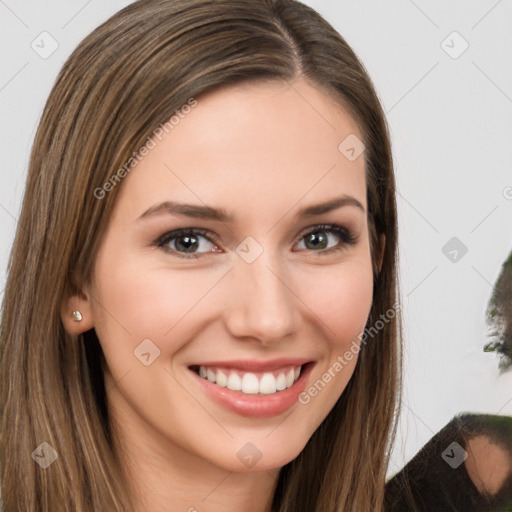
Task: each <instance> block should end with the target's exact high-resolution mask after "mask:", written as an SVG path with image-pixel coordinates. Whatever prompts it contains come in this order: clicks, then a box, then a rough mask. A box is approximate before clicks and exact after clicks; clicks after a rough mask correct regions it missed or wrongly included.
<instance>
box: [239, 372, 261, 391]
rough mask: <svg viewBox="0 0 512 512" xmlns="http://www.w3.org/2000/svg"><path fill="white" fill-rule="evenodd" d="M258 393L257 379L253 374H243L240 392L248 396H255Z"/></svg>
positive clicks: (258, 384)
mask: <svg viewBox="0 0 512 512" xmlns="http://www.w3.org/2000/svg"><path fill="white" fill-rule="evenodd" d="M259 391H260V383H259V381H258V377H256V375H254V373H244V376H243V378H242V392H244V393H247V394H249V395H256V394H257V393H259Z"/></svg>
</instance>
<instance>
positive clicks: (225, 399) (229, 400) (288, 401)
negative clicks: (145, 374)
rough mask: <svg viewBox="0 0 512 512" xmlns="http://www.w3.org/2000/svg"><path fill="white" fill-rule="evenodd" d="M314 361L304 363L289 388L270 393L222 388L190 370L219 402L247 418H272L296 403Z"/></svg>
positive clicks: (207, 391)
mask: <svg viewBox="0 0 512 512" xmlns="http://www.w3.org/2000/svg"><path fill="white" fill-rule="evenodd" d="M313 365H314V364H313V363H307V365H303V366H302V369H301V372H300V375H299V378H298V379H297V380H296V381H295V382H294V383H293V385H292V386H291V387H289V388H286V389H283V390H282V391H277V392H276V393H273V394H270V395H248V394H245V393H242V392H241V391H233V390H231V389H228V388H221V387H220V386H217V384H213V383H212V382H210V381H209V380H207V379H203V378H202V377H200V376H199V375H197V373H195V372H194V371H192V370H190V372H191V373H192V374H193V375H194V376H195V377H196V379H197V381H198V383H199V385H200V386H202V388H203V389H204V391H206V393H207V394H208V395H209V396H210V397H211V398H213V400H215V401H216V402H217V403H218V404H220V405H222V406H223V407H225V408H226V409H228V410H229V411H231V412H234V413H235V414H238V415H240V416H245V417H247V418H271V417H272V416H277V415H279V414H282V413H284V412H286V411H287V410H288V409H290V407H292V405H294V404H295V403H296V402H297V401H298V398H299V395H300V394H301V393H302V392H303V391H304V388H305V387H306V381H307V378H308V376H309V374H310V373H311V370H312V368H313Z"/></svg>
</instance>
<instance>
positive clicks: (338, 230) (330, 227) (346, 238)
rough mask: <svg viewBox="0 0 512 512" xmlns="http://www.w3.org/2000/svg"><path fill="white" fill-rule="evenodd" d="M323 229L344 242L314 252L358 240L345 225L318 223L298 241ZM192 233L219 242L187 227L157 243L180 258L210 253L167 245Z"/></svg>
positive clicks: (209, 234) (340, 247)
mask: <svg viewBox="0 0 512 512" xmlns="http://www.w3.org/2000/svg"><path fill="white" fill-rule="evenodd" d="M322 231H325V232H329V233H334V234H335V235H336V236H338V237H339V238H340V239H341V240H342V243H340V244H338V245H336V246H334V247H330V248H329V249H323V250H321V251H312V252H316V253H319V254H330V253H334V252H337V251H340V250H342V249H345V248H346V246H347V245H354V244H355V243H356V242H357V237H356V236H355V235H354V233H353V232H352V231H351V230H350V229H348V228H345V227H343V226H339V225H337V224H318V225H317V226H313V227H312V228H308V230H307V231H306V232H304V233H301V235H300V236H299V239H298V241H299V242H300V241H301V240H302V239H303V238H305V237H306V236H308V235H311V234H313V233H318V232H322ZM190 235H201V236H203V237H204V238H206V239H207V240H208V241H209V242H211V243H213V244H217V241H216V237H215V236H213V235H212V234H211V233H210V232H209V231H207V230H205V229H200V228H186V229H176V230H174V231H169V232H168V233H165V234H164V235H162V236H161V237H159V238H158V239H157V240H156V242H155V245H156V246H157V247H159V248H161V249H163V250H164V251H165V252H168V253H171V254H174V255H177V256H178V257H179V258H193V259H198V258H200V257H202V256H204V255H207V254H210V252H206V253H198V254H193V253H188V254H187V253H181V252H179V251H176V250H175V249H171V248H169V247H166V244H168V243H169V242H170V241H172V240H174V239H176V238H180V237H182V236H190Z"/></svg>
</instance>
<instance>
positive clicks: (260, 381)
mask: <svg viewBox="0 0 512 512" xmlns="http://www.w3.org/2000/svg"><path fill="white" fill-rule="evenodd" d="M309 364H310V363H306V364H303V365H286V366H283V367H282V368H279V369H277V370H274V371H268V372H246V371H242V370H237V369H233V368H220V367H214V366H199V365H193V366H190V367H189V369H190V370H191V371H193V372H194V373H196V374H197V375H199V377H201V378H203V379H205V380H208V381H209V382H211V383H212V384H215V385H217V386H219V387H221V388H227V389H230V390H231V391H239V392H241V393H242V394H246V395H272V394H276V393H279V392H280V391H284V390H285V389H288V388H290V387H292V386H293V385H294V384H295V382H296V381H297V380H298V379H299V376H300V374H301V371H303V370H304V368H306V366H308V365H309Z"/></svg>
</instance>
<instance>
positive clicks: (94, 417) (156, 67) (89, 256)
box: [0, 0, 401, 512]
mask: <svg viewBox="0 0 512 512" xmlns="http://www.w3.org/2000/svg"><path fill="white" fill-rule="evenodd" d="M324 244H325V247H324ZM205 246H206V247H205ZM396 248H397V220H396V205H395V185H394V176H393V165H392V157H391V150H390V142H389V136H388V131H387V127H386V122H385V119H384V115H383V112H382V109H381V106H380V104H379V101H378V98H377V95H376V93H375V91H374V88H373V86H372V83H371V80H370V78H369V77H368V75H367V73H366V71H365V69H364V67H363V65H362V64H361V63H360V62H359V60H358V59H357V57H356V56H355V54H354V53H353V51H352V50H351V49H350V47H349V46H348V45H347V44H346V42H345V41H344V40H343V38H342V37H341V36H340V35H339V34H338V33H337V32H336V31H335V30H334V29H333V28H332V27H331V26H330V25H329V24H328V23H327V22H326V21H325V20H323V19H322V18H321V17H320V16H319V15H318V14H317V13H316V12H315V11H313V10H312V9H310V8H308V7H306V6H304V5H303V4H301V3H299V2H289V1H271V0H249V1H244V2H235V1H229V0H220V1H215V2H207V1H204V0H180V1H169V0H142V1H139V2H135V3H134V4H132V5H130V6H128V7H127V8H125V9H123V10H122V11H121V12H119V13H118V14H116V15H115V16H113V17H112V18H111V19H109V20H108V21H107V22H105V23H104V24H103V25H101V26H100V27H99V28H97V29H96V30H95V31H94V32H92V33H91V34H90V35H89V36H88V37H87V38H86V39H85V40H84V41H83V42H82V43H81V44H80V45H79V47H78V48H77V49H76V50H75V52H73V54H72V55H71V56H70V57H69V59H68V61H67V62H66V64H65V65H64V67H63V69H62V71H61V73H60V75H59V77H58V79H57V82H56V84H55V86H54V88H53V90H52V92H51V94H50V97H49V99H48V102H47V105H46V107H45V110H44V113H43V116H42V119H41V123H40V126H39V129H38V132H37V135H36V139H35V142H34V147H33V151H32V154H31V160H30V169H29V176H28V179H27V186H26V192H25V197H24V202H23V207H22V212H21V216H20V220H19V228H18V232H17V234H16V239H15V243H14V246H13V251H12V255H11V260H10V267H9V274H8V282H7V287H6V291H5V295H4V297H5V300H4V311H3V319H2V333H1V350H2V360H1V388H2V389H1V408H2V437H1V443H0V457H1V461H2V497H3V505H4V507H5V510H6V511H8V512H11V511H13V510H24V511H26V510H31V511H32V510H34V511H35V510H41V511H55V510H59V511H60V510H63V511H64V510H65V511H67V510H69V511H71V510H72V511H90V510H109V511H123V512H124V511H145V510H148V511H154V512H156V511H163V510H189V511H193V510H199V511H201V512H203V511H214V510H225V511H229V510H235V509H236V510H244V511H254V512H256V511H258V512H268V511H276V512H277V511H279V512H285V511H288V512H291V511H294V512H297V511H305V512H306V511H307V512H310V511H314V510H316V511H327V510H328V511H357V512H360V511H366V510H368V511H370V510H371V511H380V510H383V502H384V487H385V475H386V468H387V462H388V457H389V452H390V447H391V442H392V439H393V436H394V430H395V424H394V420H395V414H396V410H397V407H398V405H399V387H400V374H401V370H400V364H401V363H400V346H401V326H400V312H399V309H400V304H399V301H398V295H399V293H398V286H397V276H396V269H397V264H398V262H397V253H396ZM316 253H318V254H316ZM25 454H27V455H26V456H25ZM28 454H30V455H31V456H30V457H28Z"/></svg>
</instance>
